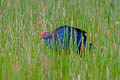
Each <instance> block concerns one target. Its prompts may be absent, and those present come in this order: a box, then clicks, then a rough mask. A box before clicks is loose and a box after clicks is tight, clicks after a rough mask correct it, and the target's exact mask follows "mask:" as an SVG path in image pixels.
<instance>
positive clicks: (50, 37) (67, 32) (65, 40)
mask: <svg viewBox="0 0 120 80" xmlns="http://www.w3.org/2000/svg"><path fill="white" fill-rule="evenodd" d="M40 39H44V40H45V43H46V45H47V46H49V47H52V46H55V48H56V50H58V49H60V48H61V49H64V50H66V49H69V48H70V43H71V44H72V46H73V48H77V51H78V52H79V53H80V50H81V47H82V44H83V45H84V47H85V45H86V40H87V36H86V32H85V31H83V30H80V29H78V28H75V27H70V26H67V25H64V26H60V27H59V28H57V29H56V30H54V31H53V32H52V33H49V32H41V38H40ZM91 46H92V45H91Z"/></svg>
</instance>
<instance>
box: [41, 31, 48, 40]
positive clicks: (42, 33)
mask: <svg viewBox="0 0 120 80" xmlns="http://www.w3.org/2000/svg"><path fill="white" fill-rule="evenodd" d="M46 33H47V32H41V33H40V38H39V40H42V39H43V37H44V35H45V34H46Z"/></svg>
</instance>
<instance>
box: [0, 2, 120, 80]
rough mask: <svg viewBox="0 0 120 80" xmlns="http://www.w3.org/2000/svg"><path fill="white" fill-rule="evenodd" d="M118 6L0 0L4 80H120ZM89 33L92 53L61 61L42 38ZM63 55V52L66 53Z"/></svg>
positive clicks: (0, 64)
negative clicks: (65, 28)
mask: <svg viewBox="0 0 120 80" xmlns="http://www.w3.org/2000/svg"><path fill="white" fill-rule="evenodd" d="M119 3H120V0H0V80H77V79H78V80H79V79H81V80H119V79H120V24H116V22H120V14H119V12H120V5H119ZM64 24H67V25H71V26H76V27H78V28H80V29H83V30H85V31H87V32H88V34H87V36H88V40H87V41H88V42H92V43H93V45H94V49H92V50H91V51H88V50H87V49H86V52H85V54H86V56H84V57H82V58H80V56H79V55H78V54H76V53H75V52H73V51H72V50H71V51H70V54H69V55H64V54H62V55H60V56H57V53H56V52H55V51H54V49H53V50H50V49H49V48H47V47H46V46H45V45H44V41H40V40H39V37H40V32H42V31H53V30H54V29H56V28H57V27H59V26H60V25H64ZM63 53H64V52H63Z"/></svg>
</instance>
